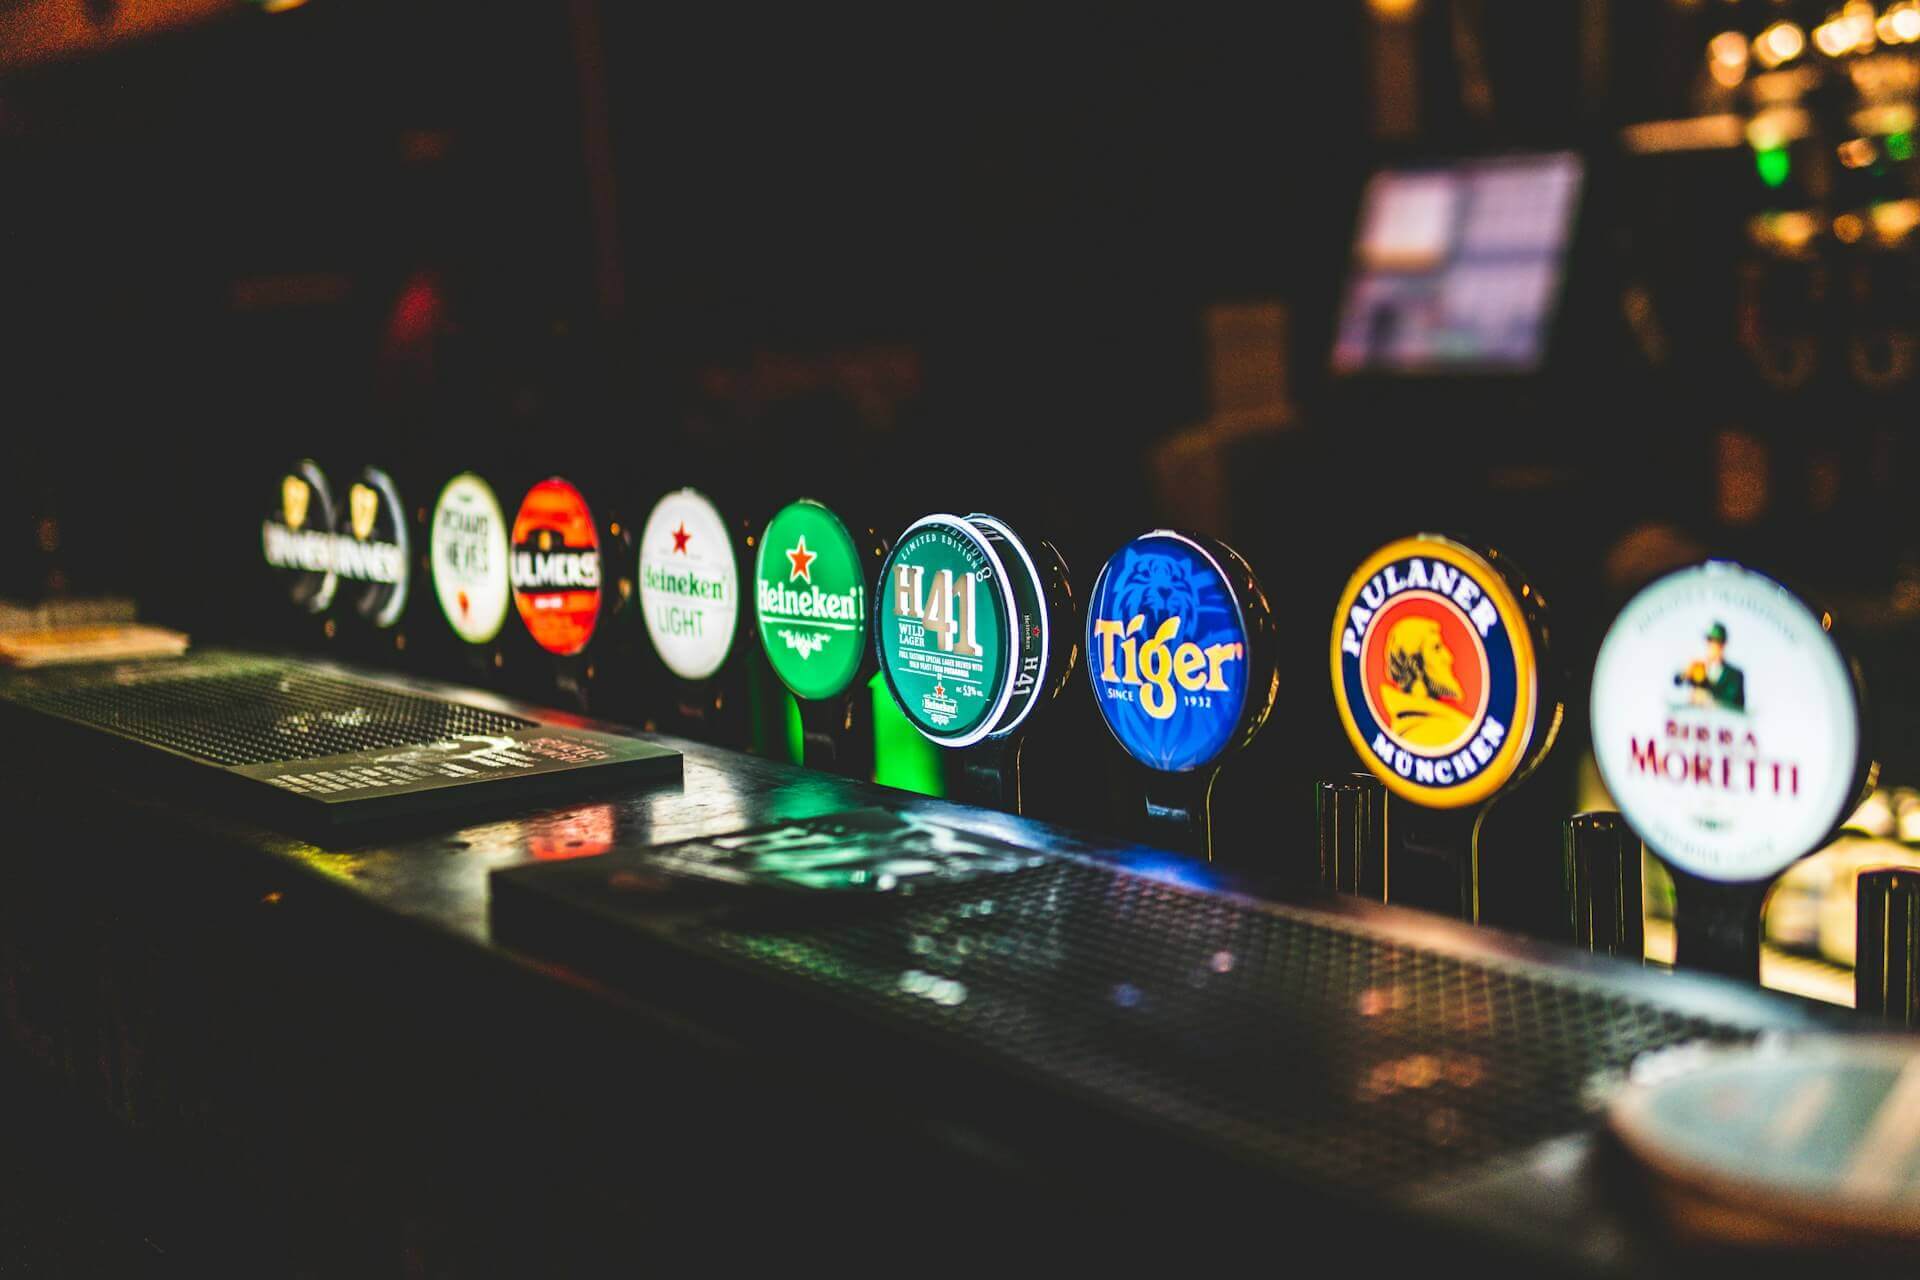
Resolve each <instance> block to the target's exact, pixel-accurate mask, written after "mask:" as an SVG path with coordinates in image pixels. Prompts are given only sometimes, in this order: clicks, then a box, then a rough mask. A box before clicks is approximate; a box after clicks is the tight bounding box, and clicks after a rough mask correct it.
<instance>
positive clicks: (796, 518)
mask: <svg viewBox="0 0 1920 1280" xmlns="http://www.w3.org/2000/svg"><path fill="white" fill-rule="evenodd" d="M756 569H757V576H758V578H759V582H758V589H757V604H758V606H759V616H760V643H761V644H762V645H764V646H765V647H766V651H767V660H768V661H769V662H770V663H772V664H773V671H774V674H775V675H777V676H779V677H780V679H781V681H782V682H783V683H784V684H785V685H786V686H787V688H789V689H791V690H793V692H794V695H795V696H796V697H801V698H813V699H823V698H832V697H836V696H837V695H839V694H841V693H844V692H845V691H846V689H847V686H848V685H849V684H851V683H853V679H854V677H855V676H857V675H858V674H859V673H860V660H861V658H862V657H863V656H864V655H865V652H866V638H867V587H866V573H867V568H866V565H865V564H863V563H862V562H861V559H860V550H859V548H858V547H857V546H856V545H855V544H854V541H853V535H852V534H851V533H849V532H848V531H847V526H846V525H844V524H842V523H841V522H840V517H838V516H836V515H834V514H833V512H831V511H829V510H827V508H826V507H824V506H822V505H821V504H820V503H818V502H815V501H813V500H812V499H810V498H803V499H801V500H800V501H798V502H794V503H789V504H788V505H787V506H785V507H783V508H781V510H780V512H779V514H777V515H775V516H774V517H773V519H772V520H771V521H770V522H768V524H767V531H766V533H765V534H764V535H762V537H761V539H760V550H759V556H758V559H757V563H756Z"/></svg>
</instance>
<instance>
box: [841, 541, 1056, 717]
mask: <svg viewBox="0 0 1920 1280" xmlns="http://www.w3.org/2000/svg"><path fill="white" fill-rule="evenodd" d="M1018 615H1019V605H1018V603H1017V602H1016V601H1015V600H1014V598H1013V584H1012V579H1011V576H1010V575H1009V574H1008V572H1007V566H1006V564H1005V563H1004V562H1003V561H1002V560H1001V558H1000V554H999V552H998V551H996V550H995V549H994V548H993V547H992V546H991V545H990V544H989V543H988V541H987V539H986V536H985V535H984V533H982V532H981V531H980V530H978V529H976V528H975V527H974V526H973V525H971V524H969V523H968V522H967V521H965V520H962V519H960V518H959V517H958V516H945V515H935V516H926V517H924V518H922V519H920V520H917V521H915V522H914V523H913V524H911V525H909V526H908V527H907V531H906V532H905V533H903V534H901V535H900V541H898V542H897V543H895V544H894V547H893V551H892V552H891V553H890V554H889V555H888V556H887V558H886V561H885V562H884V563H883V564H882V565H881V567H880V606H879V608H878V609H876V610H875V611H874V644H875V648H876V649H877V650H878V652H879V655H880V670H881V671H882V672H884V673H885V675H886V680H887V688H888V689H889V690H890V691H891V692H892V694H893V699H894V701H895V702H897V703H898V704H899V705H900V709H901V710H902V711H903V712H905V713H906V716H907V719H908V720H909V721H911V722H912V724H913V726H914V728H916V729H918V730H920V732H921V733H923V734H925V735H926V736H927V737H929V738H931V739H933V740H934V741H935V742H938V743H941V744H942V745H944V746H949V747H965V746H971V745H972V744H973V743H976V742H978V741H980V739H982V738H984V737H986V736H987V735H988V734H989V733H991V732H992V731H993V729H994V727H995V725H996V723H997V722H998V720H999V718H1000V716H1001V715H1002V714H1003V713H1004V712H1005V711H1006V709H1007V703H1008V701H1009V699H1011V697H1012V696H1013V680H1012V678H1011V676H1012V672H1013V671H1014V670H1016V669H1017V668H1018V667H1019V665H1020V664H1019V662H1018V661H1016V659H1015V654H1016V653H1017V651H1018V650H1019V648H1020V641H1021V627H1020V623H1019V621H1018ZM1035 640H1036V642H1037V640H1038V636H1036V637H1035Z"/></svg>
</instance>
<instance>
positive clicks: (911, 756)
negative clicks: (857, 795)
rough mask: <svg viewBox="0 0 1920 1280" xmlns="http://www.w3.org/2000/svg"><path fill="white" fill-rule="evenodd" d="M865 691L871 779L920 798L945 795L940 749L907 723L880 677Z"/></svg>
mask: <svg viewBox="0 0 1920 1280" xmlns="http://www.w3.org/2000/svg"><path fill="white" fill-rule="evenodd" d="M868 688H869V689H870V691H871V692H872V694H873V780H874V781H875V782H878V783H880V784H881V785H882V786H887V787H899V788H901V789H902V790H905V791H918V792H919V793H920V794H921V795H923V796H943V795H945V794H946V793H947V786H946V781H947V780H946V777H945V775H944V774H942V773H941V771H940V748H939V747H937V746H935V745H934V744H933V743H931V742H929V741H927V740H926V738H925V737H923V736H921V734H920V731H919V730H917V729H915V728H914V727H913V725H912V724H911V723H910V722H909V721H908V720H907V717H906V715H905V714H904V713H902V712H901V710H900V708H899V706H898V705H896V704H895V702H894V700H893V698H892V697H891V696H889V695H888V693H887V684H886V681H885V680H884V679H883V678H882V677H880V676H878V675H876V676H874V678H873V679H872V680H871V681H869V682H868Z"/></svg>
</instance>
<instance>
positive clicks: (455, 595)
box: [428, 471, 511, 644]
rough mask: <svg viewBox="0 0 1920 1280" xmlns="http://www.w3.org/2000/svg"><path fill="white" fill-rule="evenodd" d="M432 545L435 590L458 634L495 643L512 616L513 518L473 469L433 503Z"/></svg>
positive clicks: (470, 640)
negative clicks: (510, 522)
mask: <svg viewBox="0 0 1920 1280" xmlns="http://www.w3.org/2000/svg"><path fill="white" fill-rule="evenodd" d="M428 548H429V551H430V557H429V558H430V559H431V561H432V564H433V590H434V594H435V595H437V596H438V597H439V598H440V611H441V612H442V613H444V614H445V615H446V617H447V625H448V626H450V627H452V628H453V633H454V634H455V635H457V636H459V637H460V638H461V639H462V640H465V641H466V642H467V643H468V644H491V643H492V642H493V639H494V637H495V636H498V635H499V634H500V627H501V625H502V624H503V623H505V622H506V620H507V603H508V597H509V595H510V593H511V592H510V588H509V586H508V583H507V556H508V547H507V518H506V516H505V515H503V514H502V513H501V511H500V501H499V499H497V498H495V497H494V496H493V489H492V488H491V487H490V486H489V485H488V484H487V482H486V481H485V480H482V479H481V478H480V477H479V476H477V475H474V474H473V473H472V472H471V471H468V472H464V473H462V474H460V475H457V476H455V477H454V478H453V479H451V480H449V481H447V487H446V488H444V489H442V490H441V491H440V500H439V501H438V502H436V503H434V506H433V528H432V532H431V534H430V535H429V540H428Z"/></svg>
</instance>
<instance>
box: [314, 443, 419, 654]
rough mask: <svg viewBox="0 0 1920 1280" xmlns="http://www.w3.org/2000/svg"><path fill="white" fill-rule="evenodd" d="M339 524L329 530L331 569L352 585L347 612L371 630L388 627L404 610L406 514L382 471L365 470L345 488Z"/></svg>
mask: <svg viewBox="0 0 1920 1280" xmlns="http://www.w3.org/2000/svg"><path fill="white" fill-rule="evenodd" d="M342 514H344V515H345V517H346V522H345V526H344V527H343V528H339V529H336V530H334V537H333V568H334V572H335V573H336V574H338V575H339V577H340V579H341V581H343V582H346V583H350V584H352V585H351V587H350V588H349V589H350V590H351V591H352V593H353V594H352V595H351V597H350V598H351V600H352V602H353V611H354V612H355V613H356V614H358V615H359V616H360V617H362V618H364V619H366V620H367V621H368V622H370V623H372V624H373V625H374V626H376V627H390V626H392V625H393V624H394V623H396V622H398V621H399V620H400V615H401V614H402V613H404V612H405V611H406V608H407V585H408V582H409V580H410V579H411V577H412V562H411V560H410V559H409V553H408V550H407V543H408V539H407V513H406V509H405V508H404V507H402V506H401V505H400V495H399V493H398V492H397V491H396V490H395V489H394V487H393V480H392V479H391V478H390V477H389V476H388V475H387V473H386V472H384V471H380V470H377V469H375V468H373V467H368V468H367V469H366V470H365V471H362V472H361V473H360V478H359V479H358V480H356V481H354V483H353V487H352V488H350V489H348V490H347V509H346V511H345V512H343V513H342Z"/></svg>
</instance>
